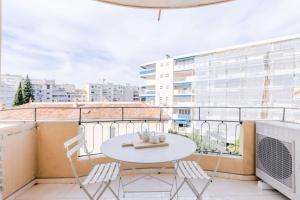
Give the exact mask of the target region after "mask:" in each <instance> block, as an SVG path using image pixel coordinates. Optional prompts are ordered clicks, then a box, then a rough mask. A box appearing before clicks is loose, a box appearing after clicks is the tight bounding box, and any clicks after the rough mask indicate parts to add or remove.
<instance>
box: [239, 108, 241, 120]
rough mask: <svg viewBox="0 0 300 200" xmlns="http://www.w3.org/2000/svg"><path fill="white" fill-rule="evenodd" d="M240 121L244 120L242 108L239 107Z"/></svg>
mask: <svg viewBox="0 0 300 200" xmlns="http://www.w3.org/2000/svg"><path fill="white" fill-rule="evenodd" d="M239 121H240V122H241V121H242V108H241V107H239Z"/></svg>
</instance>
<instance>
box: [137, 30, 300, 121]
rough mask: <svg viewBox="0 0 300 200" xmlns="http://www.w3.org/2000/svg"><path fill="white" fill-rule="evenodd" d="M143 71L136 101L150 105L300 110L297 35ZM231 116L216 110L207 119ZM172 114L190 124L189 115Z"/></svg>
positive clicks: (153, 65) (180, 58)
mask: <svg viewBox="0 0 300 200" xmlns="http://www.w3.org/2000/svg"><path fill="white" fill-rule="evenodd" d="M141 69H142V70H141V71H140V77H141V78H143V79H144V80H145V83H144V85H143V86H142V87H141V89H142V92H141V94H140V97H141V99H142V100H143V101H145V102H146V103H147V104H149V105H157V106H174V107H191V106H214V107H222V106H227V107H230V106H242V107H243V106H245V107H246V106H248V107H261V106H264V107H267V106H269V107H299V106H300V98H299V94H300V92H299V91H300V35H296V36H288V37H284V38H277V39H271V40H267V41H260V42H255V43H250V44H244V45H239V46H233V47H228V48H223V49H215V50H210V51H205V52H200V53H195V54H190V55H183V56H177V57H174V58H166V59H163V60H158V61H154V62H151V63H146V64H143V65H141ZM204 112H205V111H204ZM198 114H199V113H198ZM231 114H232V111H226V110H222V109H219V110H218V111H216V112H214V113H211V112H210V113H206V117H217V118H218V117H220V116H223V117H224V115H227V116H230V115H231ZM257 114H259V112H257V113H255V114H254V115H257ZM172 115H173V120H174V122H175V123H177V124H179V125H180V126H182V125H189V123H190V120H189V119H190V118H191V117H192V115H193V111H192V110H191V109H189V108H177V109H173V113H172ZM225 117H226V116H225ZM244 117H247V116H244Z"/></svg>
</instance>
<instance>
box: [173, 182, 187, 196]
mask: <svg viewBox="0 0 300 200" xmlns="http://www.w3.org/2000/svg"><path fill="white" fill-rule="evenodd" d="M185 182H186V179H184V180H183V181H182V183H181V184H180V186H179V187H178V189H177V190H176V192H175V193H174V194H173V196H172V197H171V198H170V200H172V199H174V197H175V196H176V195H177V194H178V192H179V190H180V189H181V188H182V186H183V184H184V183H185ZM177 197H178V196H177Z"/></svg>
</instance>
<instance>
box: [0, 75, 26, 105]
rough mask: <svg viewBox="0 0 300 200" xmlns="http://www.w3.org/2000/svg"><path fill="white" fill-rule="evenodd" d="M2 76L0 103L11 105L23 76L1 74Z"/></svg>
mask: <svg viewBox="0 0 300 200" xmlns="http://www.w3.org/2000/svg"><path fill="white" fill-rule="evenodd" d="M0 76H1V81H0V104H3V105H4V107H11V106H12V105H13V101H14V97H15V94H16V92H17V89H18V86H19V84H20V82H21V81H22V79H23V77H22V76H19V75H11V74H1V75H0Z"/></svg>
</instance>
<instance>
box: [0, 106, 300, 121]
mask: <svg viewBox="0 0 300 200" xmlns="http://www.w3.org/2000/svg"><path fill="white" fill-rule="evenodd" d="M45 109H66V110H77V111H78V117H76V116H75V117H73V118H72V120H76V119H77V120H78V122H79V123H81V122H83V121H95V120H99V121H101V120H103V121H106V119H105V118H99V119H98V118H93V119H87V120H83V119H82V114H84V113H82V111H83V110H96V109H120V110H121V115H120V117H115V119H114V118H112V119H111V118H109V119H108V120H111V121H120V120H121V121H168V120H171V119H172V116H167V117H166V118H163V117H162V116H163V112H164V109H198V110H199V118H197V119H194V118H190V119H188V120H191V121H220V122H242V121H243V119H242V110H245V109H248V110H249V109H260V110H264V109H273V110H280V112H281V114H282V117H281V121H285V120H286V111H287V110H299V111H300V108H297V107H275V106H261V107H258V106H93V107H91V106H88V107H84V106H78V107H66V106H41V107H30V108H29V107H25V108H24V107H19V108H8V109H2V110H0V114H1V112H7V111H15V110H32V111H33V116H32V120H30V121H34V122H37V121H47V120H38V119H37V113H38V110H45ZM126 109H159V117H157V118H149V117H145V118H142V117H136V118H131V119H130V118H126V117H124V111H125V110H126ZM203 109H234V110H235V109H236V110H237V111H238V115H237V119H236V120H225V119H202V118H201V116H200V115H201V113H200V111H201V112H203ZM173 114H176V113H173ZM191 115H192V114H191ZM57 119H60V118H57ZM256 120H263V119H260V118H258V119H256ZM266 120H267V119H266ZM1 121H9V120H0V122H1ZM15 121H28V120H15ZM49 121H53V119H52V120H49ZM277 121H279V120H277Z"/></svg>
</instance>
